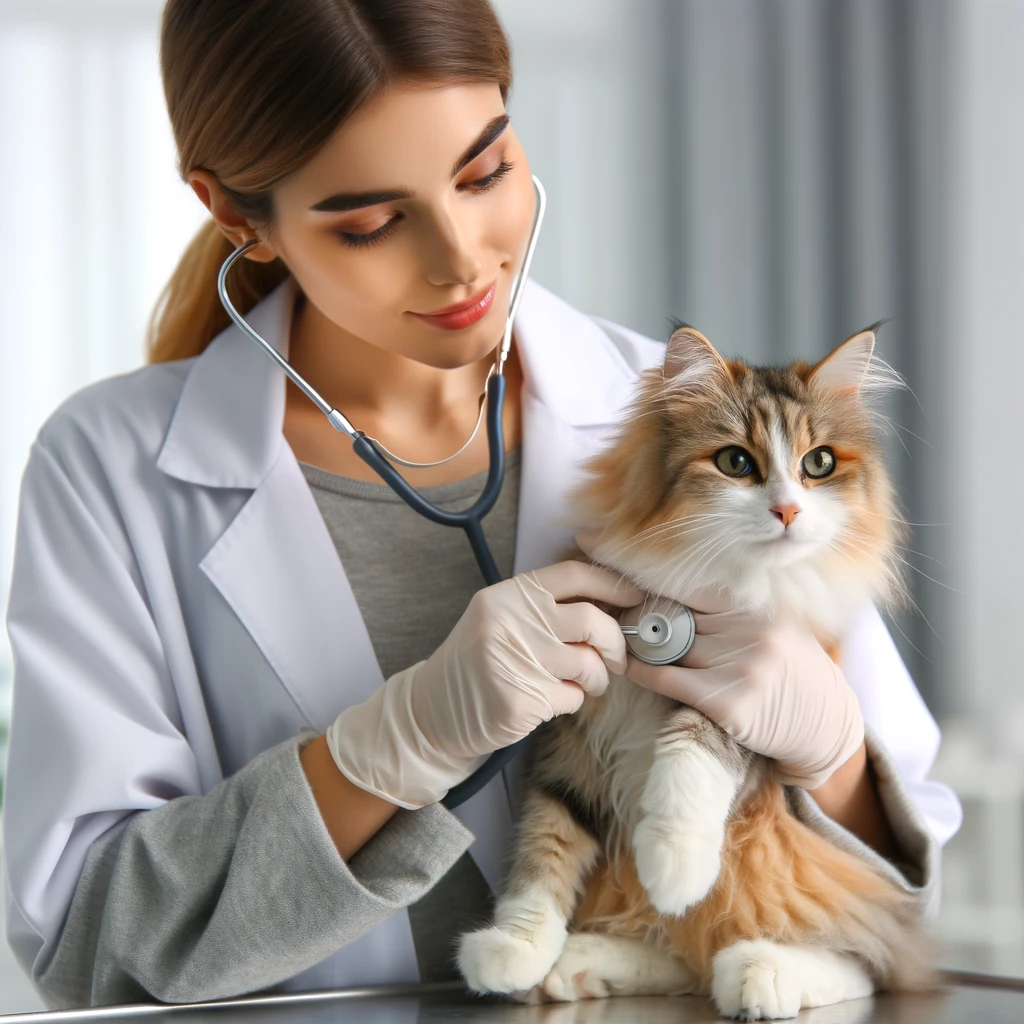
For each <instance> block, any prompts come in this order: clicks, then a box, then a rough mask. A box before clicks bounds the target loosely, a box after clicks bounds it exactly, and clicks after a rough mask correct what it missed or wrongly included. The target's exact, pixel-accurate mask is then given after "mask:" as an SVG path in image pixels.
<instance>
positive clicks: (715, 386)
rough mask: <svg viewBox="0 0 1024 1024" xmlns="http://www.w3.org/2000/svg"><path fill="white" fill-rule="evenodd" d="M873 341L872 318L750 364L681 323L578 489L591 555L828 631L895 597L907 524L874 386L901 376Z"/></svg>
mask: <svg viewBox="0 0 1024 1024" xmlns="http://www.w3.org/2000/svg"><path fill="white" fill-rule="evenodd" d="M874 344H875V333H874V330H873V329H871V328H869V329H867V330H864V331H861V332H859V333H858V334H855V335H853V336H852V337H850V338H848V339H847V340H846V341H845V342H843V344H841V345H840V346H839V347H838V348H836V349H835V350H834V351H833V352H832V353H831V354H830V355H828V356H826V357H825V358H824V359H822V360H821V361H820V362H819V363H817V364H815V365H813V366H812V365H810V364H808V363H804V362H796V363H793V364H791V365H789V366H786V367H757V366H751V365H749V364H747V363H744V362H743V361H741V360H738V359H723V358H722V357H721V356H720V355H719V354H718V352H716V351H715V349H714V348H713V347H712V345H711V344H710V342H709V341H708V340H707V339H706V338H705V337H704V336H703V335H702V334H701V333H700V332H699V331H696V330H694V329H693V328H692V327H688V326H680V327H679V328H678V329H677V330H675V331H674V333H673V334H672V337H671V338H670V339H669V343H668V346H667V350H666V355H665V362H664V365H663V366H662V367H655V368H652V369H648V370H645V371H644V372H643V373H642V374H641V376H640V379H639V382H638V387H637V391H636V393H635V394H634V397H633V400H632V402H631V404H630V406H629V408H628V410H627V413H626V417H625V419H624V420H623V422H622V423H621V425H620V426H619V428H618V429H617V430H616V432H615V434H614V435H613V437H612V439H611V443H610V445H609V446H607V447H605V448H604V449H603V450H602V451H601V452H600V453H599V454H598V455H596V456H594V457H593V458H591V459H590V460H589V461H588V462H587V463H586V465H585V466H584V474H585V475H584V479H583V481H582V482H581V483H580V484H579V485H578V486H577V487H576V488H575V489H574V492H573V501H574V503H575V505H576V508H577V510H578V512H579V514H580V517H581V521H582V522H583V523H585V524H586V525H587V526H590V527H592V528H595V527H596V528H597V529H596V530H595V529H592V530H591V531H590V534H591V536H592V537H594V538H595V539H594V541H592V542H591V544H590V548H591V552H592V554H593V555H594V557H595V558H596V559H597V560H598V561H600V562H602V563H604V564H606V565H610V566H612V567H614V568H616V569H617V570H619V571H620V572H621V573H623V574H624V575H627V576H629V577H631V578H633V579H634V580H636V581H637V582H638V583H639V584H640V585H641V586H643V587H645V588H646V589H648V590H650V591H652V592H656V593H660V594H665V595H669V596H673V597H677V598H680V599H682V598H684V597H685V596H686V595H687V594H692V593H693V592H694V591H695V590H698V589H701V588H704V587H709V586H710V587H712V588H715V589H720V590H724V591H726V592H727V593H728V594H729V595H730V596H731V598H732V600H733V602H734V603H735V604H736V605H737V606H741V607H748V608H753V609H758V610H760V611H763V612H765V613H767V614H769V615H776V614H780V613H791V614H796V615H799V616H800V617H801V618H803V619H805V620H806V621H809V622H812V623H815V624H817V626H818V627H819V628H820V630H821V631H823V632H826V633H830V634H833V635H837V634H838V633H839V632H840V631H841V630H842V628H843V626H844V625H845V624H846V622H847V621H848V619H849V617H850V616H851V615H852V614H853V613H854V611H855V610H856V608H857V607H858V606H860V605H861V604H862V603H863V602H864V601H865V600H868V599H871V600H874V601H876V602H878V603H880V604H882V605H883V606H885V605H890V606H891V605H893V604H895V603H896V602H898V601H899V600H900V599H902V598H903V596H904V594H905V588H904V583H903V577H902V574H901V573H900V572H899V571H898V567H899V566H900V565H901V564H902V560H901V558H900V556H899V546H900V544H901V543H902V541H903V539H904V535H905V531H906V525H905V521H904V520H903V518H902V515H901V513H900V511H899V508H898V507H897V502H896V499H895V495H894V492H893V487H892V484H891V482H890V480H889V477H888V475H887V473H886V470H885V466H884V462H883V455H882V450H881V447H880V444H879V440H878V436H877V435H878V431H877V421H876V416H875V414H874V412H873V410H872V408H871V404H870V400H869V399H870V395H871V393H872V392H874V391H877V390H878V389H879V388H880V387H884V386H886V385H889V386H892V385H893V384H895V385H897V386H899V385H901V384H902V381H900V379H899V377H898V376H897V375H895V374H894V373H893V372H892V371H891V370H889V368H888V367H887V366H886V365H885V364H884V363H881V361H880V360H878V359H873V358H872V354H873V351H874Z"/></svg>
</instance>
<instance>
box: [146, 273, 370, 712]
mask: <svg viewBox="0 0 1024 1024" xmlns="http://www.w3.org/2000/svg"><path fill="white" fill-rule="evenodd" d="M297 293H298V289H297V285H296V283H295V280H294V278H292V277H288V278H286V279H285V281H284V282H282V284H281V285H279V286H278V287H277V288H276V289H274V291H272V292H271V293H270V294H268V295H267V296H266V297H265V298H264V299H262V300H261V301H260V302H259V303H258V304H257V305H256V306H255V307H253V309H252V310H251V311H249V313H248V314H246V320H247V321H248V322H249V323H250V325H251V326H252V328H253V329H254V330H255V331H256V332H257V333H258V334H260V335H261V336H262V337H263V338H265V339H266V340H267V341H268V342H270V343H271V344H272V345H274V347H275V348H276V349H277V351H279V352H280V353H281V354H282V355H284V356H285V357H287V353H288V336H289V331H290V327H291V316H292V311H293V307H294V302H295V297H296V295H297ZM285 381H286V378H285V375H284V373H283V372H282V371H281V370H280V369H279V368H278V367H277V366H276V365H275V364H274V363H273V362H272V361H271V359H270V358H269V356H267V355H266V354H265V353H261V352H259V351H257V346H256V343H255V342H253V341H252V340H251V339H249V338H246V337H245V336H244V335H243V334H242V332H241V331H240V330H239V329H238V328H237V327H236V326H235V325H234V324H233V323H232V324H231V325H230V326H229V327H228V328H226V329H225V330H224V331H222V332H221V334H219V335H218V336H217V337H216V338H215V339H214V340H213V341H212V342H211V343H210V345H209V346H208V347H207V349H206V350H205V352H204V353H203V354H202V355H201V356H199V357H198V359H197V360H196V363H195V365H194V366H193V368H192V372H191V373H190V374H189V377H188V379H187V381H186V383H185V386H184V388H183V390H182V395H181V398H180V399H179V403H178V407H177V409H176V411H175V416H174V419H173V420H172V422H171V425H170V427H169V428H168V432H167V437H166V439H165V442H164V445H163V448H162V450H161V453H160V456H159V458H158V465H159V466H160V468H161V469H163V470H164V472H166V473H169V474H170V475H172V476H176V477H178V478H180V479H184V480H188V481H190V482H192V483H196V484H201V485H204V486H207V487H232V488H252V494H251V495H250V497H249V499H248V500H247V501H246V502H245V504H244V505H243V506H242V507H241V509H240V511H239V512H238V514H237V515H235V517H234V518H233V519H232V520H231V521H230V522H229V523H228V524H227V526H226V528H225V529H224V530H223V532H222V533H221V535H220V536H219V537H218V539H217V540H216V541H215V542H214V543H213V545H212V547H211V548H210V549H209V551H208V552H207V553H206V555H205V557H204V558H203V559H202V561H201V562H200V569H201V570H202V571H203V573H204V574H205V575H206V576H207V577H208V578H209V580H210V582H211V583H212V584H213V585H214V586H215V587H216V588H217V589H218V590H219V591H220V593H221V595H222V596H223V598H224V600H225V601H226V602H227V604H228V606H229V607H230V608H231V609H232V611H233V612H234V614H235V615H236V616H237V617H238V618H239V620H240V621H241V622H242V624H243V625H244V626H245V628H246V630H247V631H248V632H249V634H250V635H251V636H252V638H253V641H254V642H255V643H256V644H257V645H258V646H259V648H260V650H261V651H262V652H263V654H264V656H265V657H266V659H267V662H268V663H269V665H270V667H271V668H272V669H273V671H274V672H275V673H276V675H277V676H278V677H279V678H280V680H281V682H282V684H283V685H284V686H285V687H286V688H287V690H288V692H289V693H290V694H291V697H292V699H293V700H294V701H295V703H296V705H297V706H298V708H299V710H300V711H301V712H302V714H303V716H304V717H305V718H306V720H307V721H308V722H309V724H310V725H311V726H312V727H313V728H314V729H316V730H317V731H319V732H323V731H324V730H326V729H327V727H328V726H329V725H330V724H331V722H332V721H333V720H334V718H335V717H336V716H337V715H338V713H339V712H340V711H341V710H342V709H343V708H345V707H347V706H349V705H351V704H357V703H359V702H361V701H363V700H365V699H366V698H367V697H369V696H370V694H371V693H372V692H373V691H374V690H375V689H376V688H377V687H379V686H380V684H381V683H382V682H383V677H382V674H381V669H380V665H379V663H378V661H377V656H376V654H375V653H374V650H373V645H372V643H371V640H370V636H369V633H368V632H367V629H366V624H365V622H364V621H363V617H362V615H361V614H360V611H359V607H358V605H357V603H356V600H355V595H354V594H353V592H352V588H351V586H350V584H349V582H348V578H347V576H346V575H345V572H344V569H343V568H342V566H341V560H340V559H339V558H338V554H337V549H336V548H335V546H334V543H333V541H332V540H331V537H330V534H329V533H328V530H327V526H326V524H325V523H324V521H323V517H322V515H321V514H320V510H319V508H318V507H317V504H316V499H315V498H314V496H313V493H312V491H311V490H310V488H309V486H308V485H307V483H306V480H305V478H304V477H303V475H302V469H301V467H300V466H299V464H298V461H297V460H296V458H295V455H294V453H293V452H292V450H291V447H290V446H289V445H288V444H287V443H286V442H285V441H284V436H283V434H282V425H283V422H284V401H285ZM212 439H216V441H215V443H213V442H212ZM338 440H339V443H340V444H343V443H345V440H344V438H341V437H339V439H338Z"/></svg>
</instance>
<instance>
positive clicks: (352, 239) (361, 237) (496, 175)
mask: <svg viewBox="0 0 1024 1024" xmlns="http://www.w3.org/2000/svg"><path fill="white" fill-rule="evenodd" d="M514 166H515V165H514V164H513V163H511V162H510V161H508V160H502V161H501V163H500V164H498V166H497V167H495V168H494V170H493V171H491V173H490V174H488V175H486V176H485V177H483V178H477V179H476V180H475V181H467V182H465V183H464V184H463V185H460V186H459V187H460V188H468V189H470V190H471V191H472V192H487V191H488V190H489V189H492V188H494V186H495V185H497V184H498V182H499V181H501V179H502V178H504V177H505V175H506V174H508V172H509V171H511V170H512V168H513V167H514ZM401 219H402V215H401V214H400V213H399V214H395V216H394V217H392V218H391V220H389V221H388V222H387V223H386V224H382V225H381V226H380V227H379V228H376V229H374V230H373V231H366V232H362V233H360V232H355V231H338V232H337V235H338V238H339V239H340V240H341V242H342V244H343V245H347V246H350V247H351V248H359V247H360V246H364V245H373V243H374V242H380V241H382V240H383V239H384V238H386V237H387V236H388V235H389V234H391V232H392V230H393V229H394V227H395V225H396V224H397V223H398V222H399V221H400V220H401Z"/></svg>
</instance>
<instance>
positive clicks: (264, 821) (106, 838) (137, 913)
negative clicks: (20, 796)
mask: <svg viewBox="0 0 1024 1024" xmlns="http://www.w3.org/2000/svg"><path fill="white" fill-rule="evenodd" d="M314 736H315V734H314V733H312V732H309V731H306V732H303V733H302V734H300V735H298V736H294V737H292V738H291V739H289V740H286V741H285V742H282V743H279V744H277V745H276V746H273V747H271V748H269V749H268V750H265V751H263V752H262V753H261V754H259V755H258V756H257V757H255V758H254V759H253V760H252V761H251V762H250V763H249V764H247V765H246V766H245V767H244V768H242V769H240V770H239V771H238V772H236V773H235V774H234V775H232V776H230V777H229V778H227V779H224V780H223V781H222V782H221V783H220V784H218V785H217V786H215V787H214V788H213V789H211V790H210V792H208V793H206V794H203V795H202V796H180V797H177V798H175V799H173V800H169V801H168V802H167V803H166V804H163V805H162V806H160V807H156V808H153V809H152V810H147V811H137V812H135V813H134V814H132V815H129V816H128V817H127V818H125V819H122V820H121V821H119V822H118V823H117V824H116V825H115V826H113V827H112V828H110V829H109V830H108V831H107V832H105V833H103V834H102V835H101V836H99V838H97V839H96V840H95V841H94V842H93V843H92V845H91V846H90V848H89V854H88V856H87V858H86V861H85V865H84V868H83V870H82V873H81V875H80V878H79V881H78V883H77V887H76V889H75V894H74V898H73V900H72V902H71V906H70V909H69V911H68V914H67V917H66V919H65V922H64V926H63V930H62V932H61V935H60V938H59V940H58V942H57V944H56V947H55V951H54V954H53V956H52V957H51V958H50V961H49V963H48V964H46V965H45V967H42V968H40V967H39V965H37V967H36V969H35V970H34V971H33V981H34V983H35V985H36V987H37V988H38V990H39V991H40V993H41V995H42V996H43V998H44V999H45V1000H46V1002H47V1003H48V1004H49V1005H50V1006H51V1007H53V1008H63V1007H81V1006H94V1005H104V1004H110V1003H118V1002H140V1001H142V1002H147V1001H152V1000H153V999H156V1000H159V1001H162V1002H169V1003H182V1002H197V1001H200V1000H207V999H219V998H225V997H229V996H236V995H242V994H249V993H252V992H255V991H259V990H262V989H267V988H272V987H273V986H275V985H277V984H279V983H280V982H282V981H284V980H286V979H288V978H291V977H293V976H294V975H296V974H298V973H299V972H301V971H303V970H306V969H307V968H309V967H312V966H313V965H314V964H316V963H319V962H320V961H321V960H323V959H325V958H326V957H328V956H329V955H331V954H333V953H334V952H336V951H337V950H338V949H340V948H341V947H342V946H344V945H346V944H347V943H350V942H353V941H354V940H355V939H357V938H359V937H360V936H361V935H363V934H365V933H366V932H367V931H369V930H370V929H371V928H373V927H374V926H375V925H377V924H378V923H380V922H381V921H383V920H384V919H385V918H386V917H388V915H390V914H392V913H394V912H395V911H396V910H398V909H400V908H402V907H405V906H407V905H408V904H409V903H412V902H414V901H415V900H417V899H419V898H420V897H421V896H422V895H423V894H424V893H426V892H427V891H428V890H429V889H430V888H431V887H432V886H433V885H434V883H435V882H436V881H437V880H438V879H439V878H440V877H441V876H442V875H444V874H445V872H446V871H447V870H448V869H449V868H450V867H451V866H452V865H453V864H454V863H455V862H456V861H457V860H458V859H459V857H460V856H461V855H462V853H463V852H464V851H465V850H466V849H467V848H468V847H469V845H470V843H471V842H472V841H473V834H472V833H471V832H470V831H469V830H468V829H466V827H465V826H464V825H463V824H462V823H461V822H460V821H459V819H458V818H457V817H455V815H453V814H452V813H451V812H450V811H448V810H447V809H445V808H444V807H443V806H442V805H440V804H430V805H428V806H426V807H422V808H420V809H418V810H414V811H406V810H402V809H399V811H398V812H397V813H396V814H395V815H394V816H393V817H392V818H391V819H390V820H389V821H388V823H387V824H386V825H384V827H383V828H382V829H381V830H380V831H379V832H378V833H377V834H376V835H375V836H373V837H372V838H371V839H370V840H369V842H368V843H367V844H366V845H365V846H364V847H363V848H362V849H361V850H359V852H358V853H356V854H355V855H354V856H353V857H352V858H350V860H349V861H348V862H346V861H344V860H343V859H342V858H341V856H340V855H339V854H338V851H337V848H336V847H335V845H334V842H333V841H332V839H331V837H330V834H329V833H328V831H327V827H326V825H325V824H324V821H323V818H322V817H321V815H320V811H319V809H318V808H317V805H316V801H315V798H314V797H313V792H312V790H311V789H310V787H309V784H308V782H307V780H306V775H305V772H304V771H303V769H302V764H301V762H300V761H299V750H300V749H301V747H302V746H304V744H305V743H306V742H308V741H309V740H311V739H312V738H313V737H314Z"/></svg>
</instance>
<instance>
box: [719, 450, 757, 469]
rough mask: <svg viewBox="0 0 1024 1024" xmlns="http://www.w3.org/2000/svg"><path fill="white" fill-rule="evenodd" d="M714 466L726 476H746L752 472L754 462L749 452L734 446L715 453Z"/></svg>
mask: <svg viewBox="0 0 1024 1024" xmlns="http://www.w3.org/2000/svg"><path fill="white" fill-rule="evenodd" d="M715 465H716V466H717V467H718V468H719V469H720V470H721V471H722V472H723V473H724V474H725V475H726V476H747V474H749V473H752V472H753V470H754V460H753V459H752V458H751V457H750V454H749V452H745V451H744V450H743V449H742V448H740V447H739V445H735V444H731V445H729V447H728V448H723V449H722V450H721V451H719V452H716V453H715Z"/></svg>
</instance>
